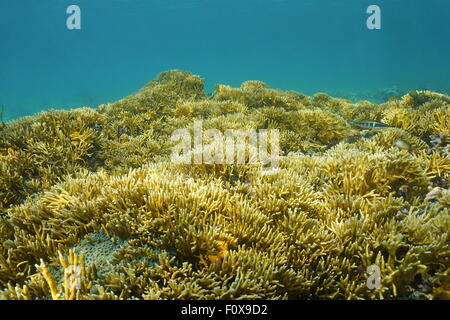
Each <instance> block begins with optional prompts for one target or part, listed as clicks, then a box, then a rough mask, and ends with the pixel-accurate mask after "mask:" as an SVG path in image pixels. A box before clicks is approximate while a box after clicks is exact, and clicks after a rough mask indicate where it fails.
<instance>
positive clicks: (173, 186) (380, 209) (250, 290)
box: [0, 70, 450, 299]
mask: <svg viewBox="0 0 450 320" xmlns="http://www.w3.org/2000/svg"><path fill="white" fill-rule="evenodd" d="M203 84H204V82H203V79H202V78H200V77H198V76H196V75H193V74H191V73H188V72H182V71H178V70H173V71H168V72H164V73H162V74H160V75H159V76H158V77H157V78H156V79H155V80H153V81H152V82H150V83H149V84H148V85H146V86H145V87H144V88H142V89H141V90H140V91H139V92H137V93H136V94H133V95H131V96H129V97H126V98H124V99H122V100H119V101H117V102H115V103H112V104H107V105H101V106H99V107H98V108H96V109H92V108H79V109H74V110H70V111H68V110H50V111H46V112H42V113H40V114H38V115H36V116H33V117H25V118H22V119H19V120H15V121H12V122H8V123H6V124H5V127H4V128H3V129H2V130H1V131H0V243H1V245H0V298H2V299H237V298H240V299H243V298H247V299H313V298H327V299H362V298H363V299H380V298H383V299H405V298H406V299H438V298H447V299H448V298H450V280H449V271H450V269H449V267H450V262H449V259H450V245H449V244H450V234H449V227H450V212H449V208H450V192H449V189H448V180H449V171H450V170H449V169H450V158H449V151H450V150H449V142H448V137H449V129H450V116H449V108H450V98H449V97H448V96H447V95H444V94H440V93H436V92H430V91H412V92H410V93H408V94H406V95H404V96H402V97H399V98H398V99H397V98H396V99H389V100H388V101H386V102H385V103H382V104H379V105H377V104H373V103H370V102H368V101H360V102H356V103H352V102H351V101H349V100H344V99H336V98H332V97H330V96H328V95H326V94H323V93H318V94H316V95H314V96H312V97H309V96H305V95H303V94H300V93H297V92H291V91H290V92H285V91H281V90H275V89H271V88H269V87H268V86H267V85H266V84H265V83H263V82H260V81H248V82H244V83H243V84H242V85H241V87H240V88H232V87H229V86H227V85H217V87H216V90H215V93H214V94H213V95H211V96H209V97H208V96H206V95H205V93H204V91H203ZM199 121H201V122H199ZM199 124H201V132H202V133H203V135H202V134H200V133H199V132H196V134H197V135H200V137H202V139H205V140H204V141H203V143H202V146H203V148H200V149H199V148H198V146H197V147H195V146H194V145H193V142H194V141H192V137H194V139H195V133H194V132H193V130H194V128H195V129H196V130H198V129H199V128H200V125H199ZM177 130H178V131H177ZM180 130H181V131H180ZM208 130H211V131H208ZM227 130H235V131H227ZM226 132H244V133H250V134H249V135H247V137H246V138H245V139H240V138H239V137H238V138H236V136H234V135H233V139H235V141H236V143H232V144H231V145H232V146H234V147H235V148H232V151H233V152H231V151H229V150H228V151H227V147H228V146H229V145H224V144H223V141H225V137H226ZM264 132H265V133H267V135H266V136H264ZM180 133H183V134H184V136H185V137H189V138H186V139H183V138H181V142H180ZM269 133H271V134H269ZM272 133H276V134H274V135H272ZM177 135H178V139H174V137H177ZM252 137H253V138H252ZM255 137H256V138H255ZM216 138H217V139H216ZM208 139H210V140H208ZM252 139H253V140H252ZM211 141H216V143H212V142H211ZM220 141H222V143H221V142H220ZM249 141H250V142H249ZM251 141H253V143H252V142H251ZM261 142H262V143H261ZM180 143H181V144H180ZM240 144H244V145H245V148H243V149H239V146H240ZM261 145H262V146H264V148H262V147H261V148H259V146H261ZM208 146H212V147H211V148H209V149H208ZM184 147H186V149H183V148H184ZM177 148H178V149H177ZM263 149H264V150H263ZM174 150H175V151H176V150H178V151H180V150H181V151H183V150H185V151H186V153H185V154H189V155H190V156H192V158H185V160H186V159H188V160H192V161H186V162H183V161H178V162H177V161H172V160H173V154H174V152H175V151H174ZM237 150H241V151H237ZM242 150H247V152H244V151H242ZM261 150H263V151H264V152H265V153H264V152H263V153H264V154H263V156H262V158H260V160H261V159H262V160H268V159H269V160H270V159H276V162H274V163H272V162H271V161H252V159H253V157H252V152H253V153H254V154H253V155H257V156H258V157H260V156H261V154H260V151H261ZM178 151H177V152H178ZM222 151H223V153H222ZM205 152H206V153H205ZM209 152H210V153H209ZM239 152H241V153H240V154H241V156H240V158H239V159H240V160H239V161H238V157H237V154H238V153H239ZM175 153H176V152H175ZM244 153H245V155H244ZM181 154H183V153H181ZM227 154H229V161H227V158H226V155H227ZM205 155H206V160H208V159H209V160H211V159H212V160H211V161H204V160H205V158H204V156H205ZM218 155H220V157H219V156H218ZM264 155H267V156H268V159H267V158H265V159H264ZM216 156H217V158H216ZM235 156H236V158H235ZM195 157H201V158H195ZM193 159H200V160H201V161H193ZM217 159H219V160H220V161H219V160H217ZM216 160H217V161H216ZM222 160H223V161H222ZM273 164H275V165H276V170H274V171H273V172H271V173H272V174H265V172H264V170H263V169H264V168H266V167H267V166H270V167H272V166H274V165H273Z"/></svg>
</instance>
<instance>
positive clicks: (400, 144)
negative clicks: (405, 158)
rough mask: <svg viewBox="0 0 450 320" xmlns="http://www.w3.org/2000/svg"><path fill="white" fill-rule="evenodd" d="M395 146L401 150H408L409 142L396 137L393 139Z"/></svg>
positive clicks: (409, 147) (409, 148)
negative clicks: (395, 139)
mask: <svg viewBox="0 0 450 320" xmlns="http://www.w3.org/2000/svg"><path fill="white" fill-rule="evenodd" d="M394 144H395V146H396V147H398V148H399V149H401V150H406V151H409V150H411V144H410V143H409V142H407V141H405V140H403V139H398V140H397V141H395V143H394Z"/></svg>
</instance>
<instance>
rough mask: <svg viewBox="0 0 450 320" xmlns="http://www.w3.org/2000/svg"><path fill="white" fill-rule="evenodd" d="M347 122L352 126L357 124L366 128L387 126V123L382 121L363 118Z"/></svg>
mask: <svg viewBox="0 0 450 320" xmlns="http://www.w3.org/2000/svg"><path fill="white" fill-rule="evenodd" d="M349 124H351V125H352V126H357V127H361V128H367V129H384V128H389V125H387V124H386V123H383V122H377V121H371V120H363V121H349Z"/></svg>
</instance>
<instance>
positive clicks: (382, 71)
mask: <svg viewBox="0 0 450 320" xmlns="http://www.w3.org/2000/svg"><path fill="white" fill-rule="evenodd" d="M71 4H76V5H78V6H79V7H80V8H81V14H82V16H81V17H82V22H81V23H82V29H81V30H72V31H69V30H67V28H66V19H67V17H68V15H67V14H66V8H67V7H68V6H69V5H71ZM371 4H376V5H379V6H380V8H381V14H382V16H381V18H382V28H381V30H369V29H368V28H367V27H366V19H367V17H368V15H367V14H366V8H367V7H368V6H369V5H371ZM0 45H1V47H0V104H4V105H5V115H4V117H5V118H6V119H7V120H8V119H15V118H18V117H21V116H25V115H32V114H34V113H36V112H37V111H41V110H46V109H49V108H58V109H59V108H73V107H78V106H92V107H96V106H97V105H98V104H101V103H107V102H113V101H115V100H117V99H120V98H121V97H124V96H126V95H128V94H130V93H132V92H135V91H137V90H138V89H139V88H141V87H142V86H143V85H144V84H146V83H147V82H149V81H150V80H151V79H153V78H154V77H155V76H156V75H157V74H158V73H160V72H162V71H166V70H169V69H182V70H186V71H191V72H193V73H195V74H198V75H200V76H202V77H204V78H205V80H206V91H212V90H213V89H214V86H215V85H216V84H218V83H223V84H229V85H232V86H239V85H240V83H241V82H243V81H246V80H252V79H258V80H262V81H265V82H267V83H268V84H269V85H270V86H271V87H274V88H281V89H285V90H296V91H299V92H303V93H306V94H314V93H315V92H327V93H330V94H340V95H343V96H345V95H349V96H350V95H352V96H355V97H364V94H366V93H370V92H376V91H377V90H380V89H382V88H391V87H394V86H395V87H397V88H399V91H402V90H411V89H425V88H426V89H431V90H438V91H444V92H447V93H448V92H450V81H449V80H450V59H449V57H450V1H448V0H426V1H425V0H370V1H366V0H341V1H335V0H226V1H225V0H70V1H66V0H40V1H36V0H1V1H0Z"/></svg>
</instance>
